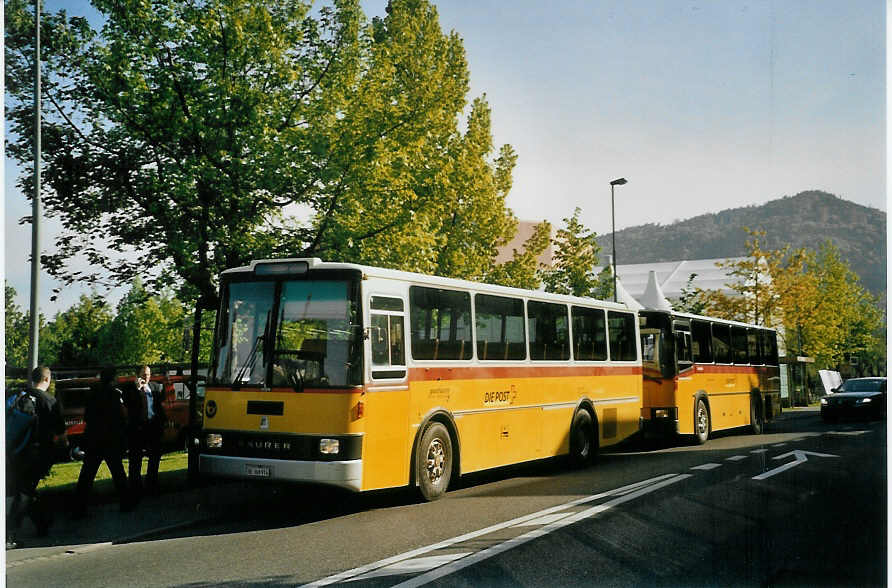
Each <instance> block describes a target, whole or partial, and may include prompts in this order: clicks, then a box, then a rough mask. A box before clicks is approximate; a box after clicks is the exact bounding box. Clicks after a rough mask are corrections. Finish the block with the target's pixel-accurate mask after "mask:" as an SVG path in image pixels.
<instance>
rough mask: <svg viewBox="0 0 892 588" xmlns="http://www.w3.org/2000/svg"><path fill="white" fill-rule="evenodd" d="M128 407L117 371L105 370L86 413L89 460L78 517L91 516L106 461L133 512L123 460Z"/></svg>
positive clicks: (79, 492) (82, 478)
mask: <svg viewBox="0 0 892 588" xmlns="http://www.w3.org/2000/svg"><path fill="white" fill-rule="evenodd" d="M125 412H126V409H125V407H124V399H123V394H122V392H121V390H120V389H118V388H117V387H116V386H115V370H114V368H105V369H103V370H102V374H101V376H100V382H99V384H98V385H96V386H94V387H93V388H92V389H91V390H90V396H89V398H88V399H87V407H86V410H85V412H84V423H85V428H84V449H85V451H86V456H85V457H84V463H83V465H82V466H81V473H80V475H79V476H78V478H77V503H76V505H75V509H74V513H73V514H74V517H75V518H80V517H82V516H84V515H85V514H86V512H87V503H88V501H89V498H90V490H91V489H92V488H93V481H94V480H95V479H96V472H97V471H98V470H99V465H100V464H101V463H102V461H103V460H105V463H106V464H107V465H108V469H109V471H110V472H111V475H112V479H113V480H114V482H115V489H116V490H117V491H118V500H119V501H120V504H121V510H122V511H127V510H132V508H133V501H132V499H131V496H130V494H129V492H128V489H127V475H126V474H125V473H124V464H123V463H122V461H121V459H122V457H123V454H124V417H125Z"/></svg>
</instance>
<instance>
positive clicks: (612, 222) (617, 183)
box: [610, 178, 628, 302]
mask: <svg viewBox="0 0 892 588" xmlns="http://www.w3.org/2000/svg"><path fill="white" fill-rule="evenodd" d="M627 181H628V180H626V178H619V179H616V180H613V181H612V182H610V228H611V234H610V237H611V241H612V243H613V247H612V249H613V301H614V302H618V300H617V296H616V212H614V210H615V208H614V204H613V187H614V186H622V185H623V184H625V183H626V182H627Z"/></svg>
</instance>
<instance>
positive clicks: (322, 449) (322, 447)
mask: <svg viewBox="0 0 892 588" xmlns="http://www.w3.org/2000/svg"><path fill="white" fill-rule="evenodd" d="M340 451H341V442H340V441H339V440H337V439H320V440H319V453H321V454H323V455H337V454H338V452H340Z"/></svg>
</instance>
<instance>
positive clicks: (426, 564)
mask: <svg viewBox="0 0 892 588" xmlns="http://www.w3.org/2000/svg"><path fill="white" fill-rule="evenodd" d="M471 553H472V552H470V551H465V552H462V553H447V554H445V555H431V556H428V557H419V558H417V559H409V560H406V561H401V562H399V563H395V564H391V565H389V566H384V567H383V568H378V569H377V570H374V571H371V572H369V573H367V574H363V575H361V576H355V577H353V578H350V579H349V580H347V581H348V582H356V581H358V580H368V579H370V578H378V577H381V576H397V575H400V574H415V573H417V572H426V571H428V570H432V569H434V568H438V567H440V566H442V565H446V564H448V563H450V562H453V561H455V560H457V559H460V558H462V557H464V556H466V555H470V554H471Z"/></svg>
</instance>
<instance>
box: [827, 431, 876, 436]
mask: <svg viewBox="0 0 892 588" xmlns="http://www.w3.org/2000/svg"><path fill="white" fill-rule="evenodd" d="M865 433H870V431H829V432H828V433H827V434H828V435H848V436H851V437H855V436H857V435H864V434H865Z"/></svg>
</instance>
